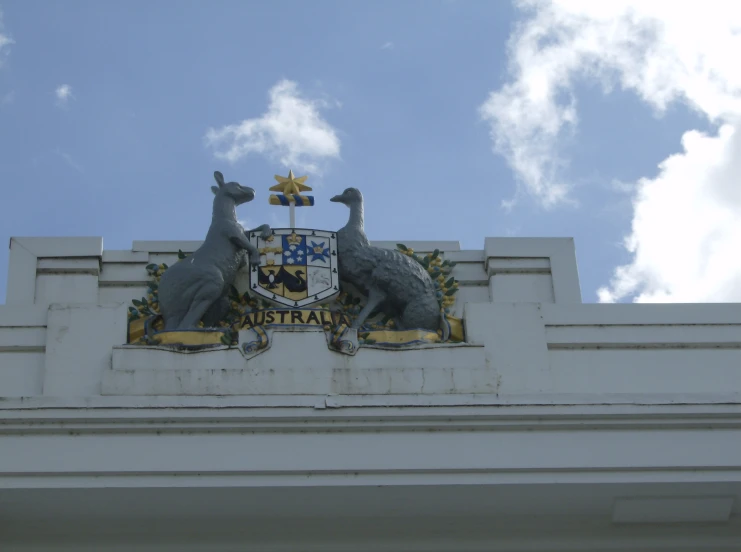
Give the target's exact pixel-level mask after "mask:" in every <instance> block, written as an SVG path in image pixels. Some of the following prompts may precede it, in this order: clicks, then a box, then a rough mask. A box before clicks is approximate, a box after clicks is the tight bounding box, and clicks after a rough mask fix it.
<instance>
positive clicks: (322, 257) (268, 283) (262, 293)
mask: <svg viewBox="0 0 741 552" xmlns="http://www.w3.org/2000/svg"><path fill="white" fill-rule="evenodd" d="M249 240H250V242H252V243H253V244H254V245H255V247H256V248H257V250H258V251H259V252H260V264H259V265H257V266H253V267H251V269H250V289H251V290H252V292H253V294H254V295H256V296H259V297H262V298H265V299H267V300H268V301H271V302H273V303H276V304H278V305H284V306H286V307H293V308H298V307H306V306H309V305H315V304H319V303H325V302H328V301H331V300H332V299H334V298H335V297H336V296H337V295H339V293H340V277H339V272H338V270H337V234H336V233H334V232H329V231H326V230H304V229H288V228H276V229H274V230H273V233H272V234H271V235H270V236H267V237H266V238H263V237H261V236H260V235H259V234H257V233H255V232H250V233H249Z"/></svg>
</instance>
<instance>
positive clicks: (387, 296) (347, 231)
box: [330, 188, 450, 341]
mask: <svg viewBox="0 0 741 552" xmlns="http://www.w3.org/2000/svg"><path fill="white" fill-rule="evenodd" d="M330 201H334V202H336V203H344V204H345V205H347V206H348V207H349V208H350V219H349V220H348V222H347V224H346V225H345V227H344V228H342V229H341V230H340V231H339V232H337V247H338V255H337V257H338V262H339V272H340V281H345V282H347V283H350V284H352V285H353V286H355V287H356V288H358V289H359V290H361V291H363V292H364V293H367V295H368V302H367V303H366V304H365V307H363V309H362V310H361V311H360V314H359V315H358V317H357V318H356V319H355V321H354V322H353V325H352V327H353V328H360V327H361V326H362V325H363V323H364V322H365V321H366V320H367V318H368V317H369V316H370V315H371V314H373V313H374V312H376V311H378V310H379V309H380V310H382V311H383V312H385V313H386V314H389V315H391V316H393V317H394V319H395V323H396V327H397V328H398V329H400V330H408V329H424V330H430V331H433V332H436V331H437V330H438V329H441V330H442V333H443V336H442V338H443V341H447V339H448V338H449V337H450V336H449V333H450V331H449V328H448V325H447V323H445V320H444V315H443V314H442V312H441V311H440V304H439V303H438V301H437V297H436V295H435V284H434V283H433V282H432V278H430V275H429V274H428V273H427V271H426V270H425V269H424V267H422V266H421V265H420V264H419V263H418V262H417V261H415V260H414V259H412V258H410V257H408V256H407V255H404V254H403V253H401V252H399V251H394V250H391V249H382V248H380V247H373V246H372V245H370V242H369V241H368V237H367V236H366V235H365V230H364V229H363V194H361V193H360V190H358V189H357V188H348V189H346V190H345V191H344V192H342V194H340V195H337V196H334V197H333V198H332V199H330Z"/></svg>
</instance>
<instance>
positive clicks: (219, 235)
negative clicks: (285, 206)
mask: <svg viewBox="0 0 741 552" xmlns="http://www.w3.org/2000/svg"><path fill="white" fill-rule="evenodd" d="M214 178H215V179H216V183H217V184H218V186H211V191H213V193H214V196H215V197H214V207H213V217H212V219H211V226H210V227H209V229H208V234H206V240H205V241H204V242H203V244H202V245H201V247H199V248H198V249H197V250H196V251H195V252H194V253H193V254H192V255H190V256H189V257H186V258H185V259H183V260H182V261H180V262H178V263H175V264H174V265H173V266H171V267H170V268H168V269H167V270H166V271H165V273H164V274H163V275H162V279H161V280H160V284H159V302H160V311H161V313H162V316H163V318H164V320H165V330H189V329H193V328H197V327H198V323H199V322H201V321H203V324H204V326H206V327H213V326H216V325H217V324H218V323H219V321H221V320H222V319H223V317H224V316H225V315H226V313H227V312H228V309H229V295H228V294H229V286H231V285H232V284H233V283H234V279H235V277H236V275H237V271H238V270H239V269H240V268H242V267H244V266H245V265H246V264H247V262H248V260H247V259H246V255H245V251H247V253H249V262H250V263H252V264H259V263H260V253H259V252H258V250H257V248H256V247H255V246H254V245H252V244H251V243H250V242H249V241H248V240H247V236H246V234H245V231H244V228H243V227H242V225H240V224H239V223H238V222H237V214H236V211H235V207H236V206H237V205H241V204H242V203H247V202H249V201H252V200H253V199H254V198H255V190H253V189H252V188H249V187H247V186H241V185H240V184H238V183H237V182H228V183H225V182H224V176H223V175H222V174H221V173H220V172H219V171H216V172H214ZM254 231H257V232H260V233H261V235H262V237H263V238H267V237H268V236H270V235H271V234H272V230H271V229H270V226H268V225H267V224H263V225H262V226H260V227H259V228H256V229H255V230H254Z"/></svg>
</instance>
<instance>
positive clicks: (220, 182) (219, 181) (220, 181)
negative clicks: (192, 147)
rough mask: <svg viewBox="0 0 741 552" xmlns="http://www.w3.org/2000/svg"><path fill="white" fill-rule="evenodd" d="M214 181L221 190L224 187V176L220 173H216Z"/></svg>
mask: <svg viewBox="0 0 741 552" xmlns="http://www.w3.org/2000/svg"><path fill="white" fill-rule="evenodd" d="M214 179H215V180H216V183H217V184H218V185H219V188H221V187H222V186H223V185H224V175H223V174H221V173H220V172H219V171H214Z"/></svg>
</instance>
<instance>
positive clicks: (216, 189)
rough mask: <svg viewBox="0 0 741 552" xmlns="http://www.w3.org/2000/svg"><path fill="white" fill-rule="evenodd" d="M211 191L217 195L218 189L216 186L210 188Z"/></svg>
mask: <svg viewBox="0 0 741 552" xmlns="http://www.w3.org/2000/svg"><path fill="white" fill-rule="evenodd" d="M211 191H212V192H213V193H214V195H216V194H218V193H219V189H218V188H217V187H216V186H211Z"/></svg>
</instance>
